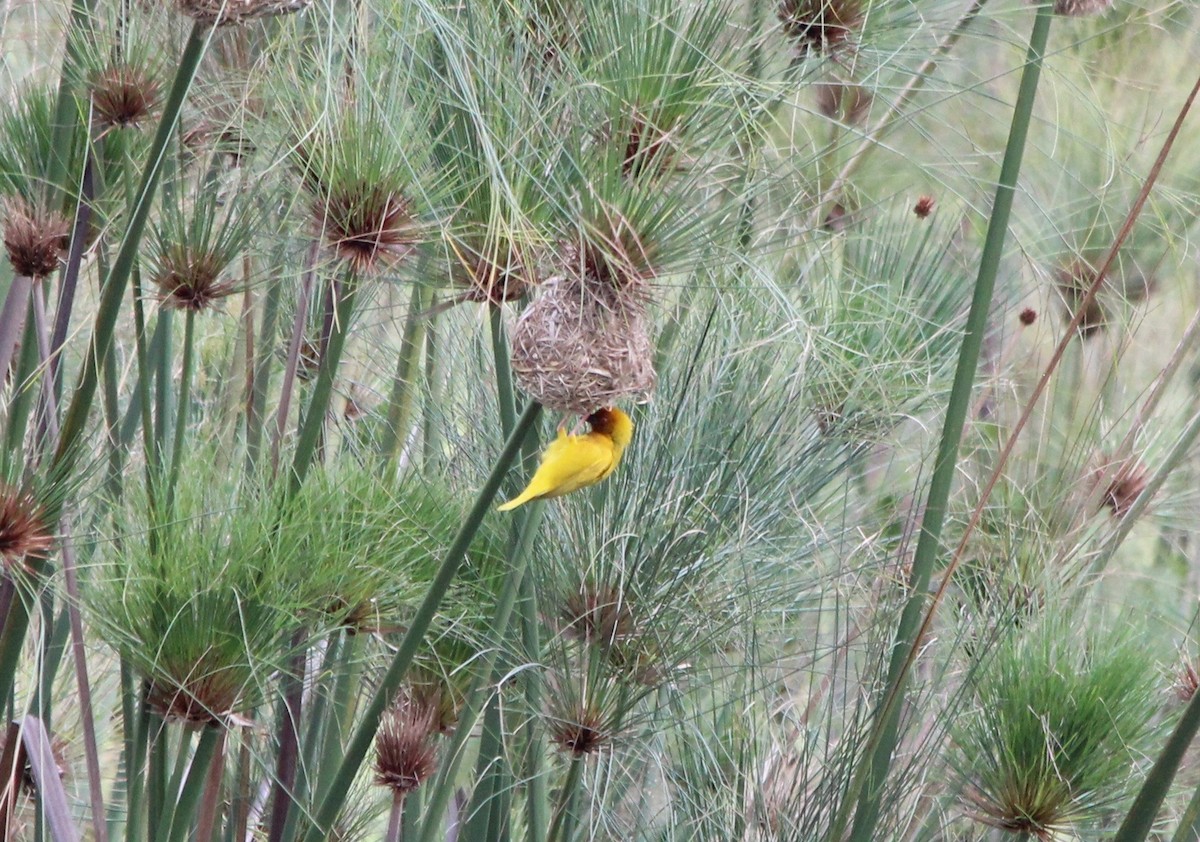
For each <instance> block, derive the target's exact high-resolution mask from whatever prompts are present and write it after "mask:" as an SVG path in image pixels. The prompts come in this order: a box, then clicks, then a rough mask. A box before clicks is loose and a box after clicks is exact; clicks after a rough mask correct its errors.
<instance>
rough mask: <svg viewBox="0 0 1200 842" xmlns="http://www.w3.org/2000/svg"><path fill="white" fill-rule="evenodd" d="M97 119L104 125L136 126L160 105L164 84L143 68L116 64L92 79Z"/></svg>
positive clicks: (93, 104) (91, 86)
mask: <svg viewBox="0 0 1200 842" xmlns="http://www.w3.org/2000/svg"><path fill="white" fill-rule="evenodd" d="M90 88H91V94H92V106H93V108H94V109H95V121H96V123H97V125H99V126H100V127H102V128H105V127H113V126H136V125H138V124H140V123H141V122H142V121H144V120H146V119H147V118H148V117H150V116H151V114H153V112H154V111H155V110H156V109H157V108H158V104H159V101H160V99H161V96H162V86H161V85H160V84H159V82H158V80H157V79H155V78H154V77H153V76H152V75H151V74H150V73H148V72H147V71H146V70H145V69H144V68H141V67H136V66H134V65H130V64H115V65H113V66H111V67H107V68H105V69H104V70H101V71H100V72H99V73H96V74H95V75H94V76H93V77H92V79H91V85H90Z"/></svg>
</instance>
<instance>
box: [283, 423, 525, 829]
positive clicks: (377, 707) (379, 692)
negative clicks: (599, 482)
mask: <svg viewBox="0 0 1200 842" xmlns="http://www.w3.org/2000/svg"><path fill="white" fill-rule="evenodd" d="M541 410H542V407H541V404H539V403H537V402H535V401H531V402H530V403H529V405H528V406H527V407H526V408H525V411H524V412H523V413H522V414H521V418H520V420H519V421H518V422H517V426H516V427H515V428H514V429H513V434H512V435H511V436H510V437H509V439H508V441H507V442H506V443H505V445H504V449H503V450H502V451H501V453H500V456H499V457H498V458H497V459H496V464H495V466H494V467H493V468H492V472H491V474H490V475H489V476H488V478H487V482H485V483H484V486H483V488H482V489H481V490H480V492H479V495H478V496H477V497H476V499H475V504H474V506H472V507H471V511H470V512H469V513H468V514H467V517H466V519H465V520H464V521H463V525H462V527H461V528H460V529H459V532H458V535H456V536H455V538H454V542H453V543H452V544H451V545H450V548H449V549H448V550H447V551H446V557H445V558H444V559H443V560H442V564H441V567H440V568H438V572H437V575H436V576H435V577H434V580H433V583H432V584H431V585H430V587H429V591H428V592H427V593H426V594H425V599H424V600H423V601H422V602H421V606H420V608H418V609H417V612H416V614H415V615H414V616H413V618H412V620H411V622H410V624H409V628H408V631H407V633H406V634H405V635H404V639H403V640H402V641H401V642H400V647H399V649H397V651H396V654H395V655H394V656H393V658H392V663H391V666H390V667H389V668H388V671H387V673H386V674H385V675H384V676H383V679H382V680H381V681H380V682H379V686H378V687H376V689H375V693H374V695H373V696H372V697H371V701H370V703H369V704H368V705H367V708H366V710H365V711H364V712H363V717H362V721H361V722H360V723H359V725H358V729H357V730H356V731H355V732H354V736H353V738H351V740H350V742H349V744H348V745H347V746H346V753H345V756H344V757H343V759H342V762H341V765H340V766H339V767H338V773H337V774H336V775H335V776H334V779H333V785H332V786H331V787H330V790H329V792H328V793H327V794H326V796H325V797H324V798H323V799H322V801H321V805H320V808H319V809H318V810H317V811H316V812H315V813H314V815H313V816H312V817H308V816H306V817H305V825H306V826H307V827H306V829H305V830H304V833H303V836H301V837H298V838H302V839H303V840H305V842H320V840H321V839H323V838H324V836H325V830H323V828H328V827H330V826H331V825H332V824H333V821H334V819H336V818H337V815H338V812H339V811H340V810H341V807H342V804H343V802H345V800H346V796H347V794H348V793H349V791H350V784H351V782H352V781H353V779H354V776H355V774H356V773H357V771H358V769H359V767H360V766H361V765H362V762H363V760H364V759H365V758H366V756H367V752H368V751H369V750H370V748H371V742H372V741H373V740H374V738H375V732H376V731H377V730H378V729H379V720H380V718H381V717H382V716H383V712H384V711H385V710H386V709H387V706H388V704H390V703H391V701H392V698H393V697H394V696H395V695H396V691H397V690H398V689H399V687H400V683H401V682H402V681H403V680H404V676H405V674H406V673H407V672H408V667H409V665H410V664H411V663H412V660H413V656H414V655H415V654H416V651H417V647H418V646H420V644H421V642H422V641H423V640H424V638H425V633H426V632H427V631H428V630H429V626H430V624H431V623H432V622H433V618H434V616H435V615H436V614H437V610H438V607H439V606H440V605H441V603H442V598H443V597H444V596H445V595H446V591H447V590H449V588H450V585H451V583H452V582H453V581H454V577H455V576H456V575H457V573H458V568H459V565H461V564H462V561H463V559H464V558H465V557H466V554H467V549H468V548H469V547H470V545H471V542H472V540H474V538H475V535H476V533H477V532H478V531H479V527H480V525H481V524H482V523H483V519H484V516H485V515H486V514H487V512H488V509H490V508H491V505H492V503H493V501H494V500H495V499H496V492H497V491H498V490H499V489H500V483H501V482H503V480H504V477H505V475H506V474H507V473H508V469H509V468H510V467H511V466H512V464H513V462H514V461H515V460H516V458H517V452H518V451H519V450H520V448H521V443H522V442H523V441H524V440H525V437H526V435H528V434H529V433H530V431H531V430H533V428H534V425H535V424H536V422H537V419H538V417H539V416H540V415H541Z"/></svg>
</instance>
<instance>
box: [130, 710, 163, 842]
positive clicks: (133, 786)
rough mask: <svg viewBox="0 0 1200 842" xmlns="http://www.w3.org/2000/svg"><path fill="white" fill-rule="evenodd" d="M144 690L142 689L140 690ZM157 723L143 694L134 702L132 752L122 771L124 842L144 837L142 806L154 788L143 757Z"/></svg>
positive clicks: (133, 841) (135, 840) (146, 825)
mask: <svg viewBox="0 0 1200 842" xmlns="http://www.w3.org/2000/svg"><path fill="white" fill-rule="evenodd" d="M143 691H144V688H143ZM158 725H159V723H158V720H157V718H156V717H154V716H153V715H152V714H151V713H150V708H149V705H147V703H146V699H145V693H144V692H143V693H142V698H141V699H140V700H138V703H137V728H136V731H135V735H134V739H133V745H132V752H131V754H130V756H129V761H128V762H127V763H126V764H125V768H126V769H128V770H129V804H128V807H127V808H126V811H125V842H137V840H140V839H142V838H144V836H143V829H144V828H148V827H149V826H150V825H149V822H148V820H147V818H146V816H147V813H146V811H145V810H144V809H142V805H143V803H145V802H146V801H147V800H148V799H150V798H151V794H152V793H151V789H152V787H153V785H154V781H153V776H151V775H146V774H145V767H146V754H147V752H148V751H149V749H150V746H151V741H152V740H153V739H154V734H153V732H154V730H155V729H156V728H158Z"/></svg>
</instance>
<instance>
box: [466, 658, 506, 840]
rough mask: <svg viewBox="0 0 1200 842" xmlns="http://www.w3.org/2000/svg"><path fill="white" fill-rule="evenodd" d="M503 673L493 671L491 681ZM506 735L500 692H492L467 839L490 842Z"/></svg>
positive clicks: (471, 805)
mask: <svg viewBox="0 0 1200 842" xmlns="http://www.w3.org/2000/svg"><path fill="white" fill-rule="evenodd" d="M499 678H500V677H499V676H497V675H496V674H495V672H493V674H492V682H493V683H494V682H496V681H497V680H498V679H499ZM504 759H505V758H504V736H503V731H502V724H501V720H500V693H499V692H496V693H492V694H490V696H489V698H488V703H487V707H486V708H485V709H484V711H483V730H482V732H481V733H480V736H479V756H478V758H477V759H476V761H475V780H476V781H477V782H478V783H476V784H475V791H474V793H472V795H471V801H470V804H469V806H468V808H467V815H468V817H469V818H468V819H467V823H466V825H465V826H464V827H463V832H462V839H463V840H464V842H487V840H488V839H489V838H490V837H489V836H488V827H489V825H490V824H491V823H492V813H493V812H494V811H495V810H496V807H497V804H496V798H497V795H498V793H499V792H500V791H501V790H502V783H501V778H502V777H503V770H504Z"/></svg>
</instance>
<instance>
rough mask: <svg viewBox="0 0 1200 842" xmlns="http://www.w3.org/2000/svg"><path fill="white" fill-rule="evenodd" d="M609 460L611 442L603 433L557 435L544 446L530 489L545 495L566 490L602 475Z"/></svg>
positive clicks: (584, 484)
mask: <svg viewBox="0 0 1200 842" xmlns="http://www.w3.org/2000/svg"><path fill="white" fill-rule="evenodd" d="M612 461H613V446H612V442H611V441H610V440H609V439H607V438H606V437H604V436H597V435H592V434H589V435H586V436H563V437H559V438H557V439H555V440H554V441H552V442H550V445H549V446H548V447H547V448H546V451H545V453H544V454H543V456H542V463H541V465H540V466H538V469H537V472H536V473H535V474H534V476H533V479H532V480H531V481H530V483H529V490H530V491H534V493H535V494H536V495H537V496H544V497H557V496H559V495H560V494H569V493H570V492H572V491H576V490H578V489H580V488H584V487H585V486H588V485H591V484H592V483H594V482H596V481H597V480H599V479H600V478H601V477H603V476H604V475H605V473H606V472H607V471H608V469H609V467H610V466H611V465H612Z"/></svg>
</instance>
